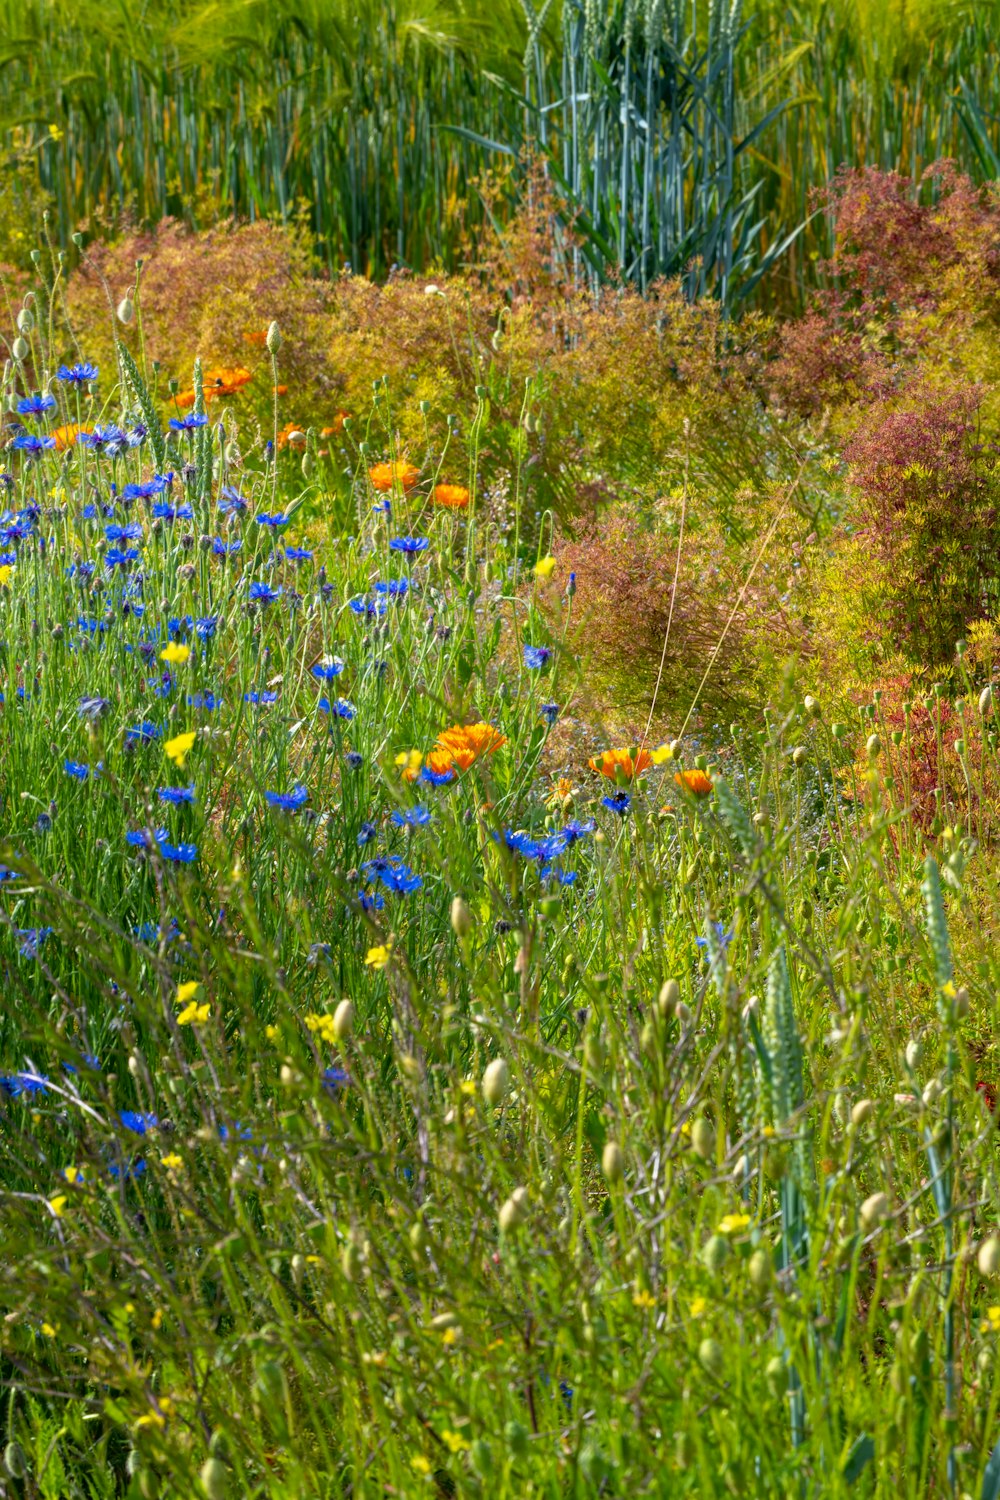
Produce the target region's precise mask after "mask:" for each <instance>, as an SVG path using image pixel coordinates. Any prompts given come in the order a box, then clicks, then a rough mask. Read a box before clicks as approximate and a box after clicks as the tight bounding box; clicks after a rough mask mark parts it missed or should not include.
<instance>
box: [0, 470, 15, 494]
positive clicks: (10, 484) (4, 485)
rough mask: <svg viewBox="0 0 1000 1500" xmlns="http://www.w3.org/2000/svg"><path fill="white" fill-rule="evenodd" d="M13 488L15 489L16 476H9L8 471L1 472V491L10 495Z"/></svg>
mask: <svg viewBox="0 0 1000 1500" xmlns="http://www.w3.org/2000/svg"><path fill="white" fill-rule="evenodd" d="M13 488H14V476H13V474H8V473H7V470H6V469H2V470H0V490H7V491H8V493H9V492H10V491H11V490H12V489H13Z"/></svg>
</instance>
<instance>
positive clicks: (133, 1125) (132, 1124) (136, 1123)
mask: <svg viewBox="0 0 1000 1500" xmlns="http://www.w3.org/2000/svg"><path fill="white" fill-rule="evenodd" d="M118 1118H119V1120H121V1122H122V1124H123V1125H124V1126H125V1129H126V1130H131V1132H132V1134H133V1135H145V1134H146V1131H147V1130H155V1129H156V1127H157V1125H159V1123H160V1121H159V1118H158V1116H156V1115H144V1114H140V1113H137V1112H136V1110H134V1109H123V1110H122V1111H121V1112H120V1113H119V1115H118Z"/></svg>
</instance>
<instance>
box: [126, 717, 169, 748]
mask: <svg viewBox="0 0 1000 1500" xmlns="http://www.w3.org/2000/svg"><path fill="white" fill-rule="evenodd" d="M161 733H162V730H161V729H160V726H159V724H154V723H153V722H152V720H151V719H143V721H142V723H141V724H133V725H132V727H131V728H130V729H126V731H125V743H126V745H140V744H142V745H148V744H149V742H150V740H155V739H159V737H160V734H161Z"/></svg>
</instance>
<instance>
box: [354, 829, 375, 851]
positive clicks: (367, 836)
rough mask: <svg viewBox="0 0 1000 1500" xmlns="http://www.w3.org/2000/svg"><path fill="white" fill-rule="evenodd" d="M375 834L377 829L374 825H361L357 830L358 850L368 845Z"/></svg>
mask: <svg viewBox="0 0 1000 1500" xmlns="http://www.w3.org/2000/svg"><path fill="white" fill-rule="evenodd" d="M377 833H378V829H377V828H376V827H375V824H374V823H362V825H361V827H360V828H359V829H358V848H359V849H360V848H364V846H365V844H370V843H371V841H372V839H373V838H375V836H376V835H377Z"/></svg>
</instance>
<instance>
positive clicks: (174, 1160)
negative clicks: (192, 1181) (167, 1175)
mask: <svg viewBox="0 0 1000 1500" xmlns="http://www.w3.org/2000/svg"><path fill="white" fill-rule="evenodd" d="M160 1162H161V1163H162V1165H163V1166H165V1167H166V1169H167V1171H168V1172H179V1171H180V1169H181V1167H183V1165H184V1158H183V1156H178V1155H177V1152H176V1151H168V1152H167V1154H166V1156H161V1157H160Z"/></svg>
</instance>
